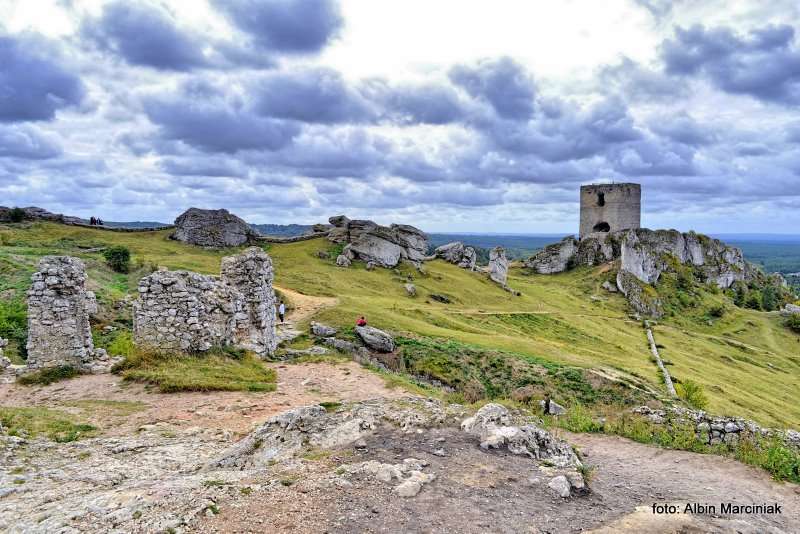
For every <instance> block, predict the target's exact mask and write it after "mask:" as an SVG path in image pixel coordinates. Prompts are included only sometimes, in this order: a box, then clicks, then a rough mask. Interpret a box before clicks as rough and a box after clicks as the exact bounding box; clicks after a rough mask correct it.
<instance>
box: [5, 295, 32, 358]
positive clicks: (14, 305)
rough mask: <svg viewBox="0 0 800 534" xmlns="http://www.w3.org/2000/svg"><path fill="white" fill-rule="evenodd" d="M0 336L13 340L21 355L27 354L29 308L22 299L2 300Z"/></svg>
mask: <svg viewBox="0 0 800 534" xmlns="http://www.w3.org/2000/svg"><path fill="white" fill-rule="evenodd" d="M0 337H2V338H6V339H8V340H9V341H11V342H12V343H13V345H14V348H15V349H16V351H17V352H18V353H19V354H20V356H22V357H24V356H25V355H26V354H27V352H26V349H25V344H26V343H27V340H28V310H27V307H26V306H25V302H23V301H22V300H12V301H3V300H0Z"/></svg>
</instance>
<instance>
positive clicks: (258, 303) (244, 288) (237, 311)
mask: <svg viewBox="0 0 800 534" xmlns="http://www.w3.org/2000/svg"><path fill="white" fill-rule="evenodd" d="M273 276H274V275H273V268H272V260H271V259H270V257H269V256H268V255H267V254H266V253H265V252H264V251H263V250H262V249H260V248H258V247H250V248H248V249H247V250H245V251H244V252H243V253H241V254H238V255H236V256H229V257H225V258H223V259H222V269H221V273H220V276H209V275H203V274H198V273H193V272H188V271H156V272H154V273H152V274H151V275H149V276H146V277H144V278H142V280H141V281H140V282H139V298H138V299H137V300H136V301H135V302H134V305H133V311H134V321H133V336H134V341H135V342H136V343H137V344H140V345H144V346H149V347H153V348H157V349H163V350H178V351H206V350H209V349H210V348H212V347H214V346H224V345H233V346H236V347H238V348H243V349H247V350H251V351H253V352H255V353H257V354H260V355H268V354H272V353H273V352H274V351H275V348H276V345H277V337H276V334H275V292H274V290H273V288H272V281H273Z"/></svg>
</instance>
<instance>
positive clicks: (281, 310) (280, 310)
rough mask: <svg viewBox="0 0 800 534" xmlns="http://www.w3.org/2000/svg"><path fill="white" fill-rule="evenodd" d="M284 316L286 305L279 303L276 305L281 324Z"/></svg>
mask: <svg viewBox="0 0 800 534" xmlns="http://www.w3.org/2000/svg"><path fill="white" fill-rule="evenodd" d="M285 316H286V304H284V303H283V301H281V303H280V304H279V305H278V318H280V320H281V323H282V322H283V318H284V317H285Z"/></svg>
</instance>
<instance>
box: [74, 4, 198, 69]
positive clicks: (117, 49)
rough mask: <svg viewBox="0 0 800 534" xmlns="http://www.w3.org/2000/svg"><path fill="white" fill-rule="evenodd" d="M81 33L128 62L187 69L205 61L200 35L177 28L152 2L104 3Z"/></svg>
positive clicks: (163, 67)
mask: <svg viewBox="0 0 800 534" xmlns="http://www.w3.org/2000/svg"><path fill="white" fill-rule="evenodd" d="M84 33H85V35H86V36H87V37H89V38H90V39H92V40H94V42H95V43H97V45H98V46H99V47H100V48H101V49H103V50H106V51H110V52H113V53H115V54H117V55H119V56H121V57H122V58H123V59H124V60H125V61H127V62H128V63H130V64H131V65H144V66H148V67H154V68H156V69H169V70H189V69H192V68H194V67H199V66H203V65H206V64H207V60H206V58H205V57H204V56H203V51H202V50H203V46H202V41H201V39H200V37H199V36H197V35H194V34H192V33H191V32H188V31H182V30H180V29H178V27H177V26H176V23H175V20H174V18H173V16H172V15H171V14H170V13H169V12H167V11H166V10H165V9H163V8H161V7H159V6H156V5H154V4H153V5H151V4H147V3H142V4H136V3H133V2H129V1H127V0H117V1H114V2H111V3H109V4H106V5H105V6H104V8H103V13H102V15H101V17H100V18H99V19H98V20H93V21H90V22H88V23H86V24H85V25H84Z"/></svg>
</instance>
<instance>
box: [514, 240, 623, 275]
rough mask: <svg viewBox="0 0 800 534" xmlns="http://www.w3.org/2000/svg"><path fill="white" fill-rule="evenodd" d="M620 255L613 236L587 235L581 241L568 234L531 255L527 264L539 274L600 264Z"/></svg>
mask: <svg viewBox="0 0 800 534" xmlns="http://www.w3.org/2000/svg"><path fill="white" fill-rule="evenodd" d="M617 257H619V245H618V242H617V241H616V240H615V238H614V237H613V236H609V237H607V238H605V239H603V238H598V237H587V238H584V239H581V240H580V241H579V240H577V239H575V236H567V237H565V238H564V239H562V240H561V241H559V242H558V243H553V244H552V245H547V246H546V247H544V248H543V249H542V250H540V251H539V252H537V253H536V254H534V255H533V256H531V258H529V259H528V260H527V261H526V262H525V266H526V267H528V268H529V269H532V270H533V271H534V272H536V273H539V274H555V273H561V272H564V271H567V270H569V269H571V268H573V267H577V266H579V265H598V264H601V263H605V262H608V261H613V260H614V259H615V258H617Z"/></svg>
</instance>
